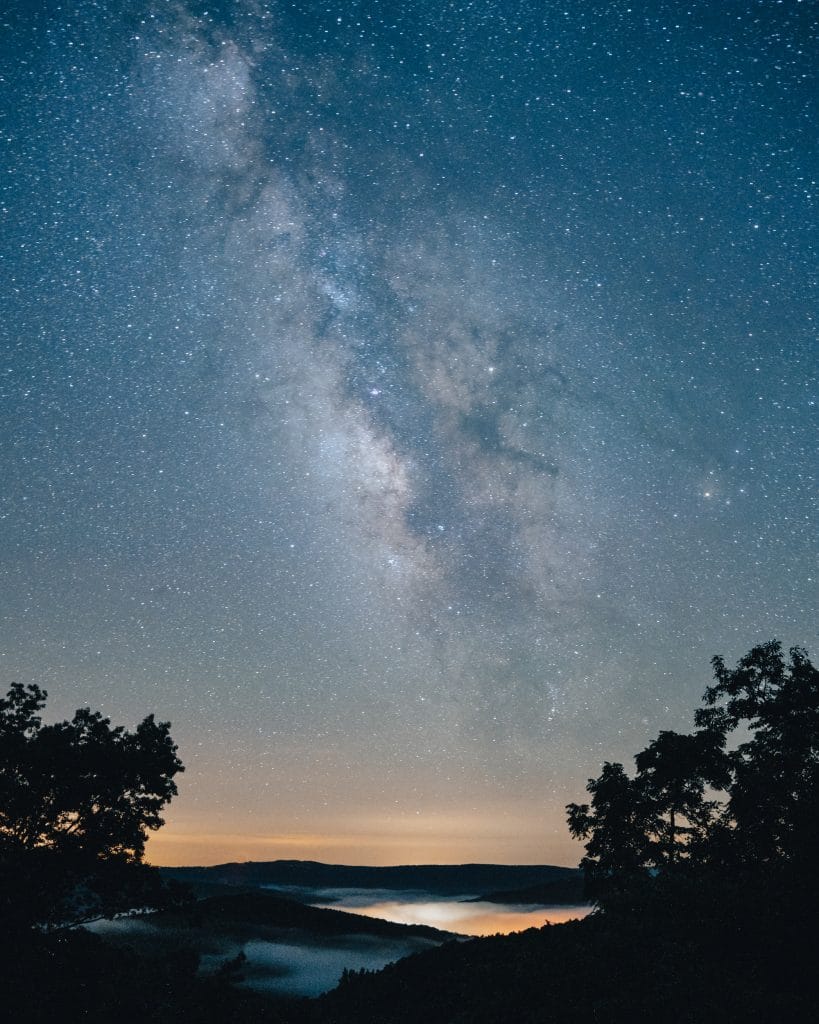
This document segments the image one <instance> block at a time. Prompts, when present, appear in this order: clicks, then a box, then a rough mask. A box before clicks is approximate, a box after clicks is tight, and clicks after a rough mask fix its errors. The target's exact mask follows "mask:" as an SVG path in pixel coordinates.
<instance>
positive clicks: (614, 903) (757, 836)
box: [0, 642, 819, 1024]
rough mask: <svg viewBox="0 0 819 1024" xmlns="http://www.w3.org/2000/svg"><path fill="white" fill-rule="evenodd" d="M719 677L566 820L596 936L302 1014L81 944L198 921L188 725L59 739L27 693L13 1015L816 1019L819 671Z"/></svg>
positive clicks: (480, 950)
mask: <svg viewBox="0 0 819 1024" xmlns="http://www.w3.org/2000/svg"><path fill="white" fill-rule="evenodd" d="M713 667H714V677H715V681H714V684H713V685H712V686H710V687H709V688H708V689H707V690H706V692H705V695H704V700H703V706H702V707H701V708H700V709H699V710H697V712H696V713H695V716H694V722H693V724H694V730H693V731H692V732H690V733H687V734H681V733H676V732H670V731H664V732H661V733H660V734H659V736H658V737H657V739H656V740H654V741H653V742H652V743H650V744H649V745H648V747H647V748H646V749H645V750H643V751H641V752H640V753H638V754H637V755H636V757H635V759H634V770H633V771H632V772H629V771H627V770H626V768H625V767H624V766H623V765H622V764H618V763H606V764H604V765H603V768H602V771H601V773H600V775H599V776H598V777H597V778H594V779H591V780H589V783H588V786H587V791H588V800H587V802H584V803H572V804H569V805H568V807H567V812H568V823H569V828H570V831H571V832H572V834H573V835H575V836H577V837H578V838H580V839H582V840H584V841H585V856H584V858H583V860H582V864H581V866H582V868H583V871H584V876H585V885H586V891H587V894H588V895H589V896H590V897H591V898H593V899H594V900H595V902H596V904H597V910H596V912H595V913H594V914H592V915H591V916H590V917H589V918H587V919H586V920H584V921H579V922H574V923H570V924H568V925H557V926H552V927H546V928H542V929H530V930H529V931H527V932H522V933H520V934H516V935H510V936H497V937H495V938H491V939H476V940H472V941H468V942H450V943H446V944H445V945H444V946H441V947H439V948H437V949H433V950H430V951H427V952H423V953H418V954H416V955H414V956H411V957H407V958H405V959H404V960H401V961H399V962H397V963H396V964H393V965H391V966H389V967H387V968H385V969H384V970H383V971H379V972H366V971H362V972H345V973H344V976H343V977H342V979H341V983H340V985H339V986H338V988H337V989H335V990H334V991H333V992H330V993H328V994H327V995H325V996H323V997H321V998H319V999H316V1000H294V1001H291V1002H276V1001H275V1000H272V999H263V998H262V997H260V996H259V997H257V996H253V995H251V994H249V993H246V992H243V991H240V990H237V989H236V988H235V987H234V985H233V982H234V981H236V980H237V979H238V978H239V977H240V976H241V970H242V963H241V959H239V960H238V961H236V962H235V963H230V964H226V965H225V967H224V969H223V970H222V971H221V972H220V974H219V975H218V976H215V977H211V978H208V979H201V978H197V977H196V966H197V965H196V958H195V957H192V956H190V955H188V954H185V953H184V951H181V952H180V953H179V954H178V955H177V956H170V957H169V956H167V955H166V956H164V957H162V958H158V957H157V958H156V959H151V958H147V957H144V956H137V955H136V954H133V955H131V954H129V953H127V952H123V950H122V949H121V948H119V949H117V950H116V951H114V950H112V949H111V948H109V947H108V946H106V944H105V943H104V942H102V941H101V940H100V939H98V938H97V937H95V936H94V935H90V934H87V933H85V932H83V931H82V930H77V929H75V928H74V927H72V926H73V925H75V924H77V923H78V922H82V921H86V920H88V919H89V918H91V917H94V916H100V915H108V914H111V913H113V912H114V911H115V910H117V909H122V908H125V907H133V906H135V905H140V906H155V907H161V906H165V907H167V906H168V905H174V904H175V905H180V904H181V905H184V900H185V897H184V895H183V894H181V893H180V892H179V891H178V890H175V889H172V888H171V889H169V888H167V887H166V886H164V885H163V883H162V881H161V879H159V878H158V876H157V874H156V873H155V872H152V871H151V869H148V868H146V867H145V866H144V865H143V864H142V850H143V848H144V840H145V837H146V834H147V831H148V830H150V829H152V828H156V827H159V825H160V824H161V818H160V816H159V812H160V811H161V809H162V807H163V806H164V804H165V803H166V802H167V800H169V799H170V798H171V797H172V796H173V794H174V792H175V785H174V782H173V778H174V776H175V774H176V773H177V772H178V771H179V770H181V765H180V764H179V762H178V759H177V758H176V749H175V747H174V746H173V744H172V742H171V740H170V736H169V732H168V726H167V724H157V723H155V722H154V721H153V719H152V718H149V719H146V720H145V722H143V723H142V724H141V725H140V726H139V727H138V729H137V730H136V732H135V733H128V732H126V731H124V730H122V729H112V728H111V727H110V723H108V722H107V720H105V719H102V718H101V716H98V715H92V714H91V713H90V712H78V713H77V716H75V718H74V720H72V722H67V723H60V724H59V725H57V726H48V727H45V726H42V724H41V722H40V718H39V711H40V710H41V708H42V705H43V701H44V699H45V695H44V694H43V693H42V692H41V691H39V690H38V689H37V688H36V687H32V688H29V689H27V690H25V689H23V688H22V687H13V688H12V690H11V691H10V692H9V695H8V696H7V698H6V699H5V700H0V886H2V891H0V899H2V913H3V925H4V928H3V936H4V938H3V941H4V945H5V950H4V954H3V963H4V968H5V973H6V975H7V978H6V979H5V985H4V993H5V998H4V1005H5V1008H6V1009H7V1010H8V1012H9V1013H10V1014H11V1016H12V1018H13V1019H15V1020H19V1021H35V1020H83V1021H87V1022H91V1024H94V1022H96V1021H103V1020H105V1021H108V1020H112V1019H119V1020H121V1021H132V1020H133V1021H136V1020H146V1019H159V1017H160V1015H161V1017H162V1019H164V1020H167V1021H180V1022H187V1021H190V1022H196V1021H202V1022H204V1021H211V1020H214V1021H215V1020H220V1021H245V1020H246V1021H251V1020H253V1021H262V1022H263V1021H271V1022H290V1024H353V1022H355V1024H367V1022H372V1024H375V1022H378V1024H390V1022H393V1024H412V1022H421V1021H423V1022H425V1024H493V1022H497V1024H505V1022H509V1021H514V1022H516V1024H517V1022H521V1024H526V1022H530V1024H535V1022H543V1024H546V1022H555V1024H557V1022H565V1024H570V1022H571V1024H585V1022H597V1021H606V1022H614V1024H619V1022H623V1024H625V1022H629V1024H631V1022H633V1021H642V1020H646V1021H648V1020H650V1021H658V1022H667V1024H683V1022H686V1024H688V1022H690V1024H694V1022H697V1024H700V1022H706V1021H712V1020H714V1021H720V1022H734V1021H735V1022H737V1024H739V1022H752V1024H763V1022H771V1024H773V1022H780V1021H803V1020H805V1021H807V1020H811V1019H813V1017H814V1014H815V1007H816V1005H817V1000H818V999H819V981H818V980H817V977H816V971H815V963H814V961H815V952H814V951H815V946H816V942H815V938H814V935H813V932H814V928H815V923H816V915H817V910H819V899H818V898H817V896H818V894H819V886H817V883H816V872H817V855H819V672H817V670H816V669H815V668H814V666H813V665H812V664H811V663H810V661H809V660H808V657H807V655H806V653H805V652H804V651H803V650H801V649H799V648H794V649H792V650H791V651H790V652H789V655H788V656H787V657H786V656H785V655H784V653H783V651H782V649H781V646H780V645H779V644H778V643H776V642H772V643H768V644H765V645H762V646H760V647H757V648H754V650H752V651H751V652H750V653H749V654H748V655H747V656H746V657H744V658H743V659H742V660H741V661H740V662H739V663H738V665H737V666H736V668H734V669H729V668H728V667H727V666H726V665H725V663H724V661H723V660H722V659H720V658H715V659H714V662H713ZM95 780H96V781H95ZM137 899H138V900H139V901H140V902H139V903H137V904H135V902H134V901H135V900H137Z"/></svg>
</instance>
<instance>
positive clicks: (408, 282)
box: [0, 0, 819, 864]
mask: <svg viewBox="0 0 819 1024" xmlns="http://www.w3.org/2000/svg"><path fill="white" fill-rule="evenodd" d="M0 23H2V24H1V26H0V27H1V28H2V37H1V38H2V42H0V46H2V55H1V56H2V108H3V118H2V123H1V124H0V128H1V130H2V141H3V160H2V165H3V175H2V179H0V183H1V185H2V193H0V202H2V217H3V219H2V225H3V227H2V241H1V242H0V246H1V247H2V249H1V253H2V275H1V276H0V288H2V320H1V321H0V351H1V352H2V362H1V363H0V438H2V445H1V446H0V481H1V482H2V489H1V490H0V683H2V689H3V690H5V689H6V688H7V687H8V685H9V684H10V683H11V682H12V681H15V680H16V681H18V682H21V683H38V684H40V685H41V686H44V687H45V688H46V689H47V690H48V691H49V694H50V701H49V715H50V716H51V717H52V718H56V717H65V716H66V715H70V714H71V713H73V710H74V709H75V708H76V707H78V706H81V705H89V706H91V707H92V708H96V709H101V710H102V711H103V712H104V713H105V714H106V715H108V716H110V717H111V718H112V720H113V721H114V722H115V723H117V724H119V723H122V724H125V725H127V726H129V727H133V725H134V724H136V722H137V721H138V720H139V719H140V718H142V717H143V716H144V715H145V714H147V713H149V712H155V713H156V714H157V717H158V718H160V719H162V720H165V719H170V720H171V721H172V723H173V728H172V734H173V736H174V738H175V740H176V741H177V742H178V743H179V747H180V756H181V757H182V760H183V761H184V763H185V765H186V766H187V771H186V773H185V774H184V775H183V776H182V777H181V778H180V780H179V781H180V795H179V797H178V798H177V800H176V801H175V802H174V804H173V805H172V807H171V808H170V809H169V813H168V815H167V820H168V824H167V826H166V828H165V829H164V830H162V831H161V832H160V833H159V834H158V835H157V837H156V838H155V839H153V840H152V841H151V844H150V845H149V857H150V858H151V859H153V860H154V861H155V862H160V863H180V862H187V863H207V862H211V863H213V862H217V861H223V860H228V859H238V860H246V859H256V860H260V859H273V858H276V857H280V856H286V857H310V858H313V859H319V860H335V861H343V862H347V863H402V862H413V861H427V862H432V861H441V862H444V861H460V860H471V861H489V860H495V861H506V862H514V861H525V862H540V863H543V862H557V863H568V864H571V863H576V862H577V860H578V858H579V856H580V853H581V852H582V851H581V850H580V848H579V847H578V846H577V845H575V844H573V843H572V842H571V841H570V840H569V838H568V835H567V831H566V827H565V820H564V813H563V805H564V804H565V803H566V802H567V801H569V800H578V799H580V798H582V796H583V786H584V785H585V781H586V779H587V778H588V777H589V776H591V775H597V774H598V773H599V769H600V765H601V762H602V761H603V760H604V759H629V758H630V757H631V755H632V754H633V753H634V752H636V751H637V750H638V749H640V748H641V747H642V746H645V745H646V744H647V743H648V742H649V741H650V740H651V739H653V738H654V736H656V733H657V731H658V730H659V729H664V728H665V729H669V728H673V729H681V730H688V729H689V728H691V725H692V713H693V709H694V707H695V706H696V705H697V703H698V702H699V699H700V696H701V694H702V691H703V689H704V688H705V686H706V685H707V684H708V683H709V681H710V666H709V660H710V658H711V656H712V655H714V654H716V653H722V654H724V655H725V656H726V658H727V660H728V661H729V663H731V664H732V663H733V662H734V661H735V660H736V659H737V658H738V657H739V656H741V655H742V654H744V653H746V652H747V651H748V650H749V649H750V648H751V647H752V646H753V645H754V644H755V643H759V642H762V641H766V640H769V639H771V638H773V637H776V638H779V639H780V640H782V642H783V643H784V644H785V645H786V646H788V645H791V644H794V643H800V644H804V645H806V646H807V647H808V648H809V650H811V653H812V654H813V655H814V656H815V655H816V653H817V651H816V622H817V619H816V597H817V589H816V576H815V569H816V565H815V537H816V535H817V516H816V505H815V468H816V407H815V404H814V403H815V398H816V389H815V385H816V369H817V347H816V322H815V314H816V311H817V288H816V273H815V272H816V268H817V261H816V251H815V243H816V223H817V219H816V213H815V210H814V205H813V193H814V191H815V189H816V180H815V179H816V176H817V160H816V156H817V151H816V138H817V125H818V124H819V119H818V118H817V116H816V110H815V105H814V104H815V97H816V96H817V94H819V90H818V89H817V82H816V75H815V70H816V68H817V66H819V54H818V53H817V47H816V39H817V27H819V8H818V7H817V5H815V4H813V3H808V2H799V0H742V2H735V0H724V2H719V3H717V2H715V0H691V2H688V3H683V2H670V0H669V2H640V0H630V2H625V0H609V2H603V0H599V2H598V0H572V2H569V0H566V2H562V3H553V2H551V0H530V2H517V3H504V2H500V0H496V2H489V0H474V2H468V0H460V2H451V3H450V2H441V0H435V2H432V0H430V2H421V0H404V2H401V3H386V2H384V3H379V2H377V0H370V2H358V3H356V2H353V0H350V2H347V3H344V4H340V3H334V2H327V3H303V4H288V3H284V2H282V3H278V4H277V3H266V2H262V0H235V2H225V0H222V2H214V3H212V4H205V3H189V4H183V3H179V4H174V3H164V2H163V3H159V2H157V3H155V4H153V5H146V4H142V3H140V2H139V0H137V2H135V3H125V2H122V3H115V2H113V0H108V2H107V0H100V2H98V3H91V2H86V0H77V2H70V3H64V4H63V5H62V6H58V5H57V4H56V3H55V4H51V3H42V4H39V3H35V2H28V3H15V2H11V0H5V2H4V3H3V4H2V13H1V14H0Z"/></svg>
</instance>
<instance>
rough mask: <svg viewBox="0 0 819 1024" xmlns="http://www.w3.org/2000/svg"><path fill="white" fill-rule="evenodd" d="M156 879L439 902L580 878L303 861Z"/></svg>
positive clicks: (544, 869) (544, 867)
mask: <svg viewBox="0 0 819 1024" xmlns="http://www.w3.org/2000/svg"><path fill="white" fill-rule="evenodd" d="M162 874H163V875H164V876H165V877H166V878H173V879H176V880H177V881H179V882H183V883H186V884H193V883H197V884H201V883H209V884H215V883H218V884H222V885H238V886H282V887H285V886H287V887H290V886H292V887H299V888H303V889H397V890H401V889H402V890H416V891H420V892H428V893H431V894H435V895H440V896H459V895H474V896H477V895H478V894H479V893H483V892H492V893H495V892H501V891H503V890H519V889H524V888H528V887H530V886H537V885H544V884H550V883H553V882H563V881H569V880H577V879H580V877H581V872H580V871H578V870H577V869H576V868H565V867H556V866H555V865H551V864H533V865H509V864H409V865H398V866H394V867H367V866H356V865H347V864H322V863H320V862H318V861H305V860H275V861H247V862H245V863H233V864H218V865H216V866H214V867H184V868H162Z"/></svg>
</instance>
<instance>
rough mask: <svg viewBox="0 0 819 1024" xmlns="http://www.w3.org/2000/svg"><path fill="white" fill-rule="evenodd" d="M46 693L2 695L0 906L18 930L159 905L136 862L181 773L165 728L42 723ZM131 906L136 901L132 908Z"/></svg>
mask: <svg viewBox="0 0 819 1024" xmlns="http://www.w3.org/2000/svg"><path fill="white" fill-rule="evenodd" d="M46 697H47V694H46V693H45V691H44V690H41V689H40V688H39V687H38V686H28V687H24V686H22V685H20V684H19V683H15V684H13V685H12V687H11V688H10V690H9V691H8V693H7V695H6V696H5V697H4V698H0V900H2V904H0V906H2V909H3V910H4V911H5V917H6V919H7V920H10V921H12V922H16V923H17V924H18V925H22V926H29V925H31V924H39V925H50V926H54V925H63V924H72V923H76V922H77V921H81V920H86V919H90V918H94V917H97V916H100V915H101V914H111V913H114V912H116V911H118V910H123V909H128V908H129V907H133V906H134V905H139V901H140V900H142V901H149V902H151V901H153V902H155V901H156V899H157V897H158V895H159V893H160V890H161V884H160V882H159V878H158V875H157V873H156V872H155V871H153V870H151V869H148V868H147V867H145V865H143V864H142V859H143V855H144V851H145V842H146V839H147V836H148V833H149V832H150V831H153V830H155V829H158V828H159V827H160V826H161V825H162V824H163V820H162V817H161V816H160V812H161V811H162V809H163V807H164V806H165V804H167V803H168V801H169V800H170V799H171V798H172V797H173V796H175V795H176V792H177V788H176V783H175V782H174V777H175V776H176V775H177V774H178V773H179V772H181V771H183V770H184V769H183V766H182V763H181V762H180V760H179V758H178V757H177V748H176V746H175V745H174V743H173V741H172V739H171V736H170V731H169V730H170V725H169V723H167V722H157V721H155V719H154V716H153V715H149V716H148V717H147V718H145V719H144V720H143V721H142V722H140V724H139V725H138V726H137V727H136V729H135V730H134V731H133V732H129V731H128V730H126V729H124V728H123V727H122V726H117V727H112V726H111V723H110V720H109V719H107V718H104V717H103V716H102V715H101V714H100V713H99V712H92V711H90V710H89V709H87V708H85V709H80V710H78V711H77V712H76V713H75V715H74V717H73V718H72V719H71V720H70V721H64V722H58V723H56V724H54V725H43V723H42V719H41V715H40V712H41V711H42V709H43V707H44V706H45V702H46ZM134 901H137V902H136V903H135V902H134Z"/></svg>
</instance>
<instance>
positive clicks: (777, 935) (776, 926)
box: [303, 879, 819, 1024]
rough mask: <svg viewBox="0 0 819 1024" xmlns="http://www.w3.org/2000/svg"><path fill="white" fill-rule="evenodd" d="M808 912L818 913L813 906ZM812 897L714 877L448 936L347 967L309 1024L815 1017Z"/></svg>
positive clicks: (749, 1023) (733, 1023) (707, 1022)
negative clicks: (531, 921) (590, 910)
mask: <svg viewBox="0 0 819 1024" xmlns="http://www.w3.org/2000/svg"><path fill="white" fill-rule="evenodd" d="M811 908H812V909H811ZM815 910H816V898H815V894H814V895H813V896H810V895H809V894H807V893H804V892H800V891H794V890H792V889H788V886H787V883H786V884H785V885H784V886H781V887H779V888H777V886H776V885H775V884H774V885H772V886H771V887H770V888H769V890H768V892H767V893H766V894H765V895H764V896H762V897H760V898H758V899H754V900H751V899H749V898H748V889H747V887H746V886H744V885H740V884H738V883H734V882H731V881H727V880H725V879H722V880H720V881H719V882H717V883H715V884H714V885H713V886H709V885H704V886H702V887H701V889H700V891H698V892H695V893H692V892H690V891H687V892H684V893H683V894H682V895H680V894H677V893H674V892H668V891H665V892H663V893H662V894H661V895H658V897H657V898H656V899H655V898H653V897H652V898H650V899H649V900H648V901H647V902H646V903H644V904H643V905H641V906H639V907H632V908H630V909H628V910H625V911H623V912H618V913H607V914H596V915H593V916H592V917H589V918H587V919H585V920H583V921H575V922H570V923H568V924H563V925H553V926H547V927H545V928H541V929H530V930H529V931H526V932H521V933H518V934H515V935H508V936H495V937H493V938H487V939H475V940H472V941H469V942H463V943H448V944H446V945H445V946H442V947H441V948H439V949H436V950H433V951H431V952H429V953H420V954H417V955H415V956H412V957H409V958H407V959H405V960H402V961H400V962H398V963H396V964H392V965H390V966H388V967H386V968H385V969H384V970H383V971H380V972H378V973H376V974H372V973H361V974H347V975H345V977H344V978H343V980H342V984H341V985H340V986H339V987H338V988H337V989H336V990H335V991H333V992H330V993H328V994H327V995H325V996H322V997H321V998H320V999H319V1000H316V1001H314V1002H313V1003H311V1004H309V1006H308V1007H307V1008H306V1009H307V1011H308V1015H307V1016H305V1017H304V1018H303V1019H304V1020H307V1021H310V1024H509V1022H514V1024H597V1022H606V1024H635V1022H643V1021H645V1022H649V1021H650V1022H652V1024H711V1022H715V1024H716V1022H719V1024H782V1022H786V1021H787V1022H807V1021H810V1020H815V1019H816V1017H815V1014H816V1006H817V1005H819V978H818V977H817V973H816V969H815V952H814V951H815V937H814V927H815V920H816V917H815V913H814V912H815Z"/></svg>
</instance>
